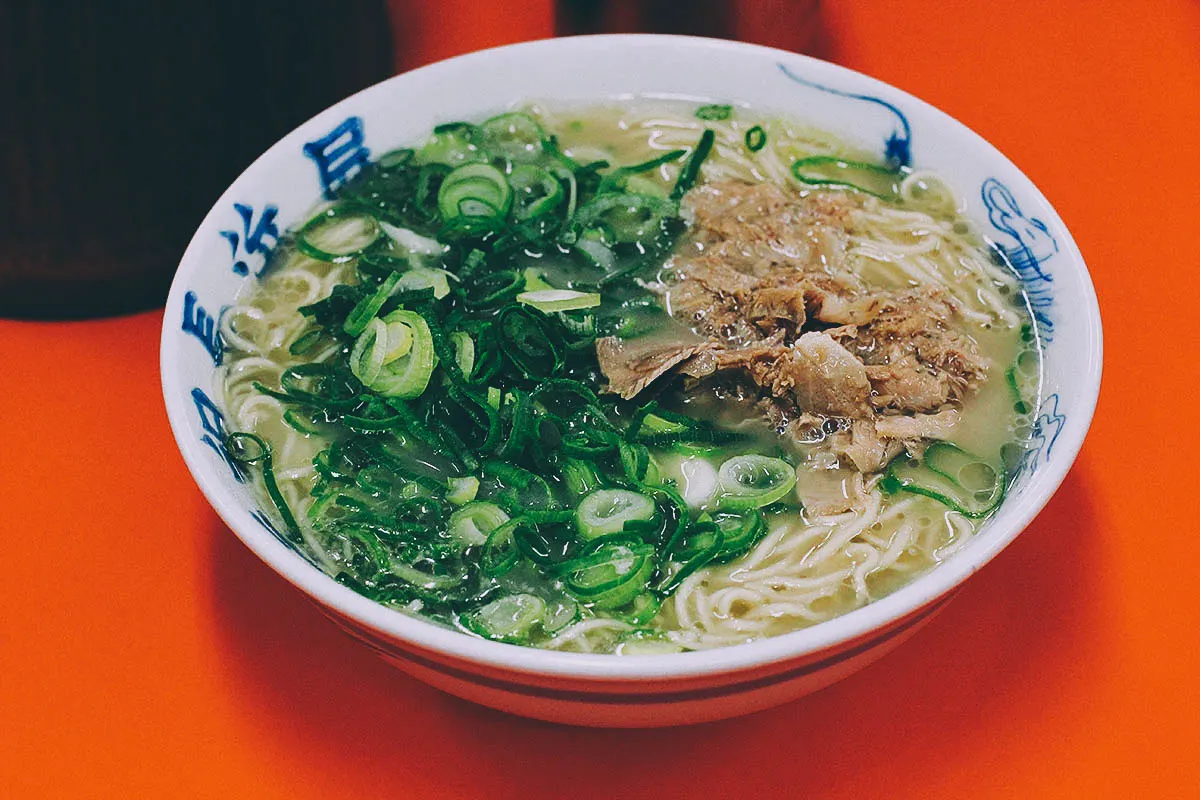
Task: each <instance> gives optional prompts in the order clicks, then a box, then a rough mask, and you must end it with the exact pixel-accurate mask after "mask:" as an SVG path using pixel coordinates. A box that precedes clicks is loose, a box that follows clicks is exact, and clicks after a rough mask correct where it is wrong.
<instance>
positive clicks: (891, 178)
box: [792, 156, 904, 200]
mask: <svg viewBox="0 0 1200 800" xmlns="http://www.w3.org/2000/svg"><path fill="white" fill-rule="evenodd" d="M792 175H794V176H795V177H796V180H798V181H800V182H801V183H806V184H808V185H810V186H837V187H844V188H847V189H854V190H856V191H860V192H865V193H866V194H871V195H875V196H876V197H880V198H883V199H885V200H886V199H890V198H893V197H897V196H899V194H900V181H901V180H902V179H903V178H904V175H903V173H902V172H901V171H900V170H895V169H891V168H890V167H884V166H880V165H879V164H867V163H865V162H862V161H846V160H845V159H841V158H837V157H835V156H810V157H808V158H801V159H799V160H797V161H794V162H793V163H792Z"/></svg>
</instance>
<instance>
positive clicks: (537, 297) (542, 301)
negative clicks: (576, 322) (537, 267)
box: [517, 289, 600, 314]
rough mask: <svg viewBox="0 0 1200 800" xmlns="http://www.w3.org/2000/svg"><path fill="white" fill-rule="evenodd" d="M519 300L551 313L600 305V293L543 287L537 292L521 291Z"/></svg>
mask: <svg viewBox="0 0 1200 800" xmlns="http://www.w3.org/2000/svg"><path fill="white" fill-rule="evenodd" d="M517 302H518V303H524V304H525V305H527V306H533V307H534V308H536V309H537V310H538V311H541V312H542V313H544V314H549V313H551V312H554V311H579V310H581V309H585V308H595V307H596V306H598V305H600V295H599V293H597V292H576V291H573V290H571V289H541V290H538V291H535V292H521V293H520V294H518V295H517Z"/></svg>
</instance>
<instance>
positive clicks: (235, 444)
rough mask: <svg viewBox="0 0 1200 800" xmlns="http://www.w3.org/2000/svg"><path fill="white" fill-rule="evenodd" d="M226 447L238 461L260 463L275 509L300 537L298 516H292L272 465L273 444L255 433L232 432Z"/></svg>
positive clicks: (290, 529) (296, 535)
mask: <svg viewBox="0 0 1200 800" xmlns="http://www.w3.org/2000/svg"><path fill="white" fill-rule="evenodd" d="M225 448H226V450H228V452H229V455H230V457H231V458H232V459H233V460H234V461H236V462H237V463H239V464H258V465H259V466H260V467H261V469H262V477H263V488H265V489H266V490H267V496H268V497H270V498H271V502H272V503H274V504H275V510H276V511H278V512H279V517H280V519H282V520H283V524H284V527H286V528H287V530H288V533H290V534H292V536H293V537H295V538H299V536H300V526H299V525H297V524H296V518H295V517H294V516H292V511H291V509H290V508H288V504H287V501H286V500H284V499H283V493H282V492H280V491H279V484H278V483H276V482H275V470H274V469H273V468H272V465H271V446H270V445H268V444H267V443H266V442H265V441H263V440H262V439H261V438H260V437H258V436H255V435H254V434H253V433H231V434H229V436H227V437H226V439H225Z"/></svg>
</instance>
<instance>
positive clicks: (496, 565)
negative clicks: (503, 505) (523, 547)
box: [479, 517, 525, 578]
mask: <svg viewBox="0 0 1200 800" xmlns="http://www.w3.org/2000/svg"><path fill="white" fill-rule="evenodd" d="M524 524H525V521H524V520H523V519H521V518H520V517H518V518H516V519H510V520H509V521H508V522H506V523H504V524H503V525H501V526H500V527H498V528H496V529H495V530H493V531H492V532H491V533H490V534H488V538H487V541H486V542H484V544H483V552H482V554H481V555H480V559H479V561H480V567H481V568H482V569H483V574H485V575H487V576H489V577H492V578H498V577H500V576H501V575H503V574H504V573H506V572H508V571H509V570H510V569H512V568H513V567H515V566H516V565H517V561H518V560H519V559H520V558H521V551H520V550H519V549H518V548H517V543H516V540H515V538H514V534H515V533H516V531H517V528H519V527H521V526H522V525H524Z"/></svg>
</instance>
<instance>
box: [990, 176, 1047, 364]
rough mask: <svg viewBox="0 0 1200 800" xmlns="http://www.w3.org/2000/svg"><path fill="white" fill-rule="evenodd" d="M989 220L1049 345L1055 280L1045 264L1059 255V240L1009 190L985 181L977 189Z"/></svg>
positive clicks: (997, 244) (1040, 332)
mask: <svg viewBox="0 0 1200 800" xmlns="http://www.w3.org/2000/svg"><path fill="white" fill-rule="evenodd" d="M980 194H981V196H982V197H983V204H984V206H985V207H986V208H987V210H988V220H989V221H990V222H991V223H992V227H993V228H995V229H996V230H997V231H998V232H999V233H1000V236H1001V238H1000V239H999V240H997V241H995V242H994V244H995V245H996V247H997V248H998V249H999V251H1000V253H1001V255H1003V256H1004V259H1005V260H1006V261H1007V262H1008V264H1009V266H1010V267H1011V268H1012V270H1013V272H1015V273H1016V275H1017V277H1018V278H1020V280H1021V284H1022V286H1023V288H1024V289H1025V294H1026V296H1027V297H1028V298H1029V311H1030V313H1031V314H1032V315H1033V318H1034V320H1036V321H1037V324H1038V334H1039V335H1040V337H1041V338H1042V339H1043V340H1044V341H1046V342H1049V341H1050V340H1051V339H1053V337H1054V320H1053V318H1052V317H1051V315H1050V310H1051V307H1052V306H1053V305H1054V291H1053V285H1052V284H1053V283H1054V277H1053V276H1052V275H1051V274H1050V273H1049V272H1048V271H1046V269H1045V268H1044V266H1043V265H1044V264H1045V263H1046V262H1047V261H1049V260H1050V259H1051V258H1053V257H1054V255H1055V254H1056V253H1057V252H1058V240H1057V239H1055V238H1054V234H1052V233H1051V232H1050V229H1049V228H1048V227H1047V226H1046V223H1044V222H1042V221H1041V220H1040V219H1037V218H1036V217H1027V216H1026V215H1025V214H1024V213H1022V211H1021V207H1020V206H1019V205H1017V199H1016V197H1014V196H1013V193H1012V192H1011V191H1009V189H1008V187H1007V186H1005V185H1004V184H1003V183H1001V182H1000V181H999V180H997V179H996V178H988V179H987V180H986V181H984V182H983V186H982V187H981V188H980Z"/></svg>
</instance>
